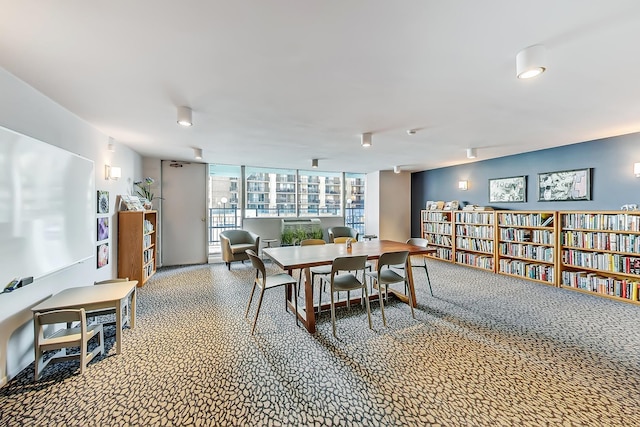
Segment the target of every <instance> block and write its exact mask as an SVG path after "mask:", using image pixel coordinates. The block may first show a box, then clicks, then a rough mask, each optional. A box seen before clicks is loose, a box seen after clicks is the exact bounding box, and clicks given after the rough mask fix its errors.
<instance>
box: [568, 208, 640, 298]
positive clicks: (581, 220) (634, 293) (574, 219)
mask: <svg viewBox="0 0 640 427" xmlns="http://www.w3.org/2000/svg"><path fill="white" fill-rule="evenodd" d="M559 220H560V227H561V228H560V237H559V242H558V247H559V249H560V251H561V253H560V256H559V266H560V269H561V274H560V285H561V286H562V287H563V288H568V289H572V290H577V291H581V292H587V293H591V294H597V295H600V296H605V297H608V298H613V299H616V300H622V301H625V302H633V303H636V304H638V292H639V290H638V287H639V286H640V212H637V211H594V212H574V211H570V212H569V211H568V212H562V211H561V212H559Z"/></svg>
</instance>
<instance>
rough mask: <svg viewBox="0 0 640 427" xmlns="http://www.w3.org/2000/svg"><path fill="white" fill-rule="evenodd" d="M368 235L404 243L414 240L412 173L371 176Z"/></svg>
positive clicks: (366, 221)
mask: <svg viewBox="0 0 640 427" xmlns="http://www.w3.org/2000/svg"><path fill="white" fill-rule="evenodd" d="M365 200H366V211H365V223H366V224H365V226H366V230H367V234H376V235H377V236H378V237H379V238H380V239H385V240H395V241H398V242H404V241H406V240H407V239H409V238H410V237H411V174H410V173H408V172H404V173H399V174H396V173H393V171H378V172H372V173H369V174H367V187H366V194H365Z"/></svg>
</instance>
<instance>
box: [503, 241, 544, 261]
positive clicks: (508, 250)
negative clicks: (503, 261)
mask: <svg viewBox="0 0 640 427" xmlns="http://www.w3.org/2000/svg"><path fill="white" fill-rule="evenodd" d="M499 250H500V254H501V255H509V256H513V257H518V258H528V259H531V260H535V261H545V262H553V260H554V259H553V253H554V251H553V248H551V247H549V246H535V245H526V244H521V243H500V245H499Z"/></svg>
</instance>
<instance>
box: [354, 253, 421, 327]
mask: <svg viewBox="0 0 640 427" xmlns="http://www.w3.org/2000/svg"><path fill="white" fill-rule="evenodd" d="M408 257H409V251H398V252H385V253H383V254H381V255H380V258H379V259H378V267H377V269H376V271H372V272H367V273H366V274H367V276H368V277H370V278H371V279H372V280H373V281H375V283H377V285H378V295H379V298H378V299H379V300H380V311H381V312H382V323H383V324H384V326H387V318H386V317H385V315H384V300H385V299H388V297H389V285H391V284H394V283H400V282H402V283H404V284H405V289H406V290H407V291H406V292H407V294H408V295H409V307H411V316H413V318H414V319H415V317H416V315H415V313H414V311H413V295H412V292H411V287H410V286H409V284H408V278H407V272H406V265H407V258H408ZM400 265H404V266H405V274H404V276H401V275H400V274H398V273H397V272H396V270H397V269H398V268H399V266H400ZM383 287H384V296H383V295H382V288H383Z"/></svg>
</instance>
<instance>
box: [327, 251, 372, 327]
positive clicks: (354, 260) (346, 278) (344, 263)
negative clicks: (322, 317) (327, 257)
mask: <svg viewBox="0 0 640 427" xmlns="http://www.w3.org/2000/svg"><path fill="white" fill-rule="evenodd" d="M366 262H367V256H366V255H359V256H348V257H338V258H336V259H334V260H333V263H332V264H331V274H330V275H329V277H326V276H323V277H321V279H322V280H323V281H324V282H326V283H327V284H328V285H329V288H330V291H331V326H332V328H333V336H334V337H337V335H336V307H335V298H334V294H335V293H337V292H344V291H346V292H347V307H349V304H350V293H351V291H355V290H358V289H360V290H361V292H362V298H361V299H364V302H365V304H366V307H367V317H368V318H369V329H373V325H372V324H371V308H370V307H369V293H368V292H367V283H366V281H365V280H364V277H365V276H364V271H365V264H366ZM359 271H361V272H362V281H360V280H359V279H358V272H359ZM319 303H320V304H322V301H319Z"/></svg>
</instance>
